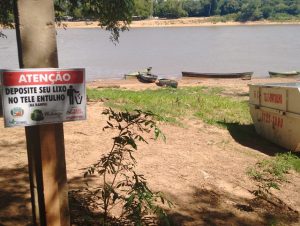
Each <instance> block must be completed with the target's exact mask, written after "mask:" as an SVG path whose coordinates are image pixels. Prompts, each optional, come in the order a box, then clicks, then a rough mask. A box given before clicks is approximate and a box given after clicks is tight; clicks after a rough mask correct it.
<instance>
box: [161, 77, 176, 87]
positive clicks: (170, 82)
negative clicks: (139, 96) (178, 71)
mask: <svg viewBox="0 0 300 226" xmlns="http://www.w3.org/2000/svg"><path fill="white" fill-rule="evenodd" d="M156 84H157V85H158V86H166V87H172V88H177V86H178V82H177V81H176V80H172V79H167V78H161V79H158V83H156Z"/></svg>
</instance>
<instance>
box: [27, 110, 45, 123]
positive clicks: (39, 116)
mask: <svg viewBox="0 0 300 226" xmlns="http://www.w3.org/2000/svg"><path fill="white" fill-rule="evenodd" d="M30 116H31V120H32V121H42V120H44V114H43V112H42V110H40V109H35V110H33V112H32V113H31V115H30Z"/></svg>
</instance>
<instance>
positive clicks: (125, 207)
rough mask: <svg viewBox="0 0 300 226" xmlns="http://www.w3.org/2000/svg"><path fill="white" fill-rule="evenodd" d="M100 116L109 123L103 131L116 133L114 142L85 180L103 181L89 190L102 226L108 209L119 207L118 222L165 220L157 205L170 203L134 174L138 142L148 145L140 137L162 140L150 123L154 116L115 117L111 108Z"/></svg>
mask: <svg viewBox="0 0 300 226" xmlns="http://www.w3.org/2000/svg"><path fill="white" fill-rule="evenodd" d="M103 114H104V115H107V116H108V119H109V120H108V121H107V125H106V126H105V127H104V128H103V130H107V129H110V130H116V131H117V135H116V136H115V137H114V138H113V145H112V148H111V150H110V151H109V152H108V153H107V154H105V155H103V156H102V157H101V158H100V160H99V161H97V162H96V163H95V164H93V165H92V166H91V167H89V168H88V169H87V172H86V173H85V176H88V175H92V174H98V175H99V176H100V177H101V178H102V184H101V185H99V186H97V187H96V188H95V189H91V188H90V187H89V188H88V189H89V191H90V193H91V195H92V196H93V200H97V201H98V202H100V203H98V204H99V205H100V207H101V208H102V209H103V211H104V225H106V223H107V222H105V221H106V219H107V218H108V216H109V213H110V211H111V209H112V208H113V207H115V206H116V205H118V204H121V205H122V213H121V214H120V216H121V218H125V219H130V220H132V221H133V222H134V223H135V225H142V224H143V220H144V217H145V216H146V215H149V214H152V213H154V214H157V215H158V216H159V217H162V218H166V214H165V212H164V211H163V209H162V208H161V207H159V205H158V203H159V202H161V203H162V204H164V203H165V202H166V203H167V204H169V206H170V205H171V203H170V201H168V200H167V199H165V198H164V196H163V194H162V193H161V192H153V191H151V190H150V188H149V187H148V185H147V183H146V179H145V178H144V176H143V175H141V174H138V173H137V172H136V171H135V166H136V164H137V161H136V159H135V158H134V153H135V152H136V151H137V150H138V146H137V142H144V143H147V141H146V140H145V139H144V138H143V137H142V136H141V134H143V133H150V132H151V131H154V136H155V139H157V138H158V137H159V136H162V137H163V138H164V139H165V137H164V135H163V134H162V133H161V131H160V129H159V128H158V127H157V125H156V123H155V121H153V120H152V118H153V116H154V115H153V114H152V113H151V112H142V111H140V110H135V111H134V113H129V112H127V111H126V112H119V113H118V112H115V111H113V110H112V109H111V108H109V109H106V110H105V111H104V112H103ZM94 204H95V203H94Z"/></svg>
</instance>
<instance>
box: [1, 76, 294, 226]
mask: <svg viewBox="0 0 300 226" xmlns="http://www.w3.org/2000/svg"><path fill="white" fill-rule="evenodd" d="M270 81H272V82H286V81H293V80H287V79H275V80H273V79H272V80H270V79H254V80H251V81H243V80H239V79H228V80H226V79H201V80H200V79H198V80H197V79H185V80H181V81H179V87H183V86H198V85H203V86H222V87H224V88H225V89H226V90H227V91H228V92H227V93H228V95H237V96H238V95H239V94H244V93H247V92H248V87H247V84H248V83H265V82H270ZM89 86H90V87H110V86H115V87H120V88H126V89H135V90H137V89H146V88H153V89H155V88H158V87H157V86H155V85H154V84H141V83H139V82H137V81H136V80H126V81H125V80H114V81H100V80H99V81H95V82H92V83H90V84H89ZM103 109H104V104H103V102H89V103H88V106H87V114H88V120H86V121H78V122H72V123H65V124H64V130H65V148H66V162H67V174H68V181H69V187H70V189H71V190H72V189H75V188H82V187H84V186H85V185H84V182H83V179H82V176H83V170H82V169H83V168H85V167H87V166H89V165H90V164H92V163H94V162H95V160H96V159H99V157H100V156H101V154H103V153H105V152H106V151H107V150H109V149H110V147H111V145H112V140H111V137H112V134H110V133H109V132H103V131H102V127H103V126H104V125H105V123H106V120H107V119H106V118H105V116H104V115H102V114H101V112H102V110H103ZM184 122H185V124H186V126H185V127H178V126H173V125H168V124H164V123H160V128H161V129H162V131H163V132H164V133H165V135H166V137H167V141H166V143H164V142H163V141H156V142H155V141H153V140H149V142H150V143H149V145H146V144H141V145H140V146H139V150H140V151H138V153H137V161H138V171H139V172H141V173H143V174H144V175H145V177H146V178H147V179H148V183H149V186H150V187H151V188H152V189H153V190H155V191H162V192H164V193H165V194H166V196H167V197H168V198H169V199H170V200H172V202H173V203H174V204H175V206H174V208H172V209H170V210H169V209H167V212H168V213H169V216H170V219H171V223H172V224H173V225H187V226H188V225H246V226H250V225H251V226H259V225H271V223H272V222H273V223H274V222H278V221H274V216H276V217H277V218H278V219H280V221H282V222H283V225H294V226H296V225H300V222H299V211H300V196H299V188H300V187H299V185H300V178H299V175H297V174H296V173H291V174H289V176H288V178H289V181H290V182H289V183H285V184H284V185H283V187H282V189H281V191H275V190H274V191H272V193H273V195H274V200H275V201H274V200H273V201H272V202H268V201H265V200H260V199H255V197H254V196H253V194H252V193H251V191H252V190H253V189H255V188H256V187H255V185H254V183H253V181H251V180H250V179H249V178H248V177H247V175H246V174H245V171H246V169H247V167H249V166H253V165H254V164H255V163H256V162H257V161H258V160H261V159H263V158H269V156H272V155H274V154H275V153H276V152H279V151H282V149H281V148H279V147H278V146H275V145H273V144H271V143H269V142H267V141H265V140H263V139H261V138H259V137H255V138H253V137H249V138H248V139H245V140H239V139H238V137H237V136H235V134H234V133H232V131H230V129H229V130H226V129H221V128H217V127H215V126H210V125H206V124H204V123H203V122H201V121H200V120H198V119H195V118H189V119H185V120H184ZM0 124H3V119H2V118H0ZM0 181H1V186H0V225H1V226H2V225H5V226H10V225H13V226H17V225H30V220H31V207H30V193H29V184H28V175H27V154H26V141H25V137H24V129H23V128H11V129H4V128H3V126H1V127H0ZM278 200H284V202H281V201H278Z"/></svg>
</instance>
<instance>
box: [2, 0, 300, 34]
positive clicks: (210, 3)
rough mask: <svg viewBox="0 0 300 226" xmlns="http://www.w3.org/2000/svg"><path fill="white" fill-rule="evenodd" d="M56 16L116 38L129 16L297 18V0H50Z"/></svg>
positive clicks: (6, 0)
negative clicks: (92, 23) (95, 23)
mask: <svg viewBox="0 0 300 226" xmlns="http://www.w3.org/2000/svg"><path fill="white" fill-rule="evenodd" d="M14 1H16V0H0V2H1V7H0V23H1V24H3V25H4V26H11V25H12V23H13V18H14V17H13V2H14ZM54 4H55V12H56V15H55V16H56V19H57V20H58V21H60V20H64V19H70V18H71V19H73V20H99V22H100V25H101V26H102V27H105V29H107V30H109V31H111V33H112V38H113V39H114V40H117V39H118V37H119V32H120V31H123V30H126V29H127V28H128V25H129V23H130V22H131V20H132V18H133V17H136V18H140V19H145V18H149V17H152V16H155V17H160V18H179V17H186V16H188V17H209V16H218V15H220V16H227V15H231V17H230V18H231V19H234V20H237V21H249V20H250V21H253V20H260V19H275V20H278V19H282V18H283V19H284V18H294V17H296V18H297V19H300V0H109V1H107V0H89V1H84V0H54Z"/></svg>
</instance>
